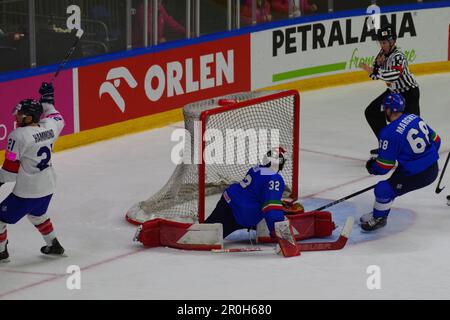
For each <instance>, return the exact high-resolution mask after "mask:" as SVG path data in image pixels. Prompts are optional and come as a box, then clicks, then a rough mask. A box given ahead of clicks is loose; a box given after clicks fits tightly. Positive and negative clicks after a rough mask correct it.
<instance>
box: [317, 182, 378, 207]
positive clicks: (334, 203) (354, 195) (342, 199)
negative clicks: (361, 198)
mask: <svg viewBox="0 0 450 320" xmlns="http://www.w3.org/2000/svg"><path fill="white" fill-rule="evenodd" d="M375 186H376V184H374V185H373V186H370V187H367V188H365V189H362V190H359V191H357V192H355V193H352V194H349V195H348V196H345V197H344V198H341V199H339V200H336V201H333V202H330V203H328V204H326V205H324V206H322V207H319V208H317V209H315V210H312V211H321V210H323V209H326V208H329V207H332V206H334V205H336V204H338V203H341V202H343V201H345V200H348V199H350V198H353V197H356V196H357V195H360V194H361V193H364V192H367V191H369V190H372V189H373V188H375Z"/></svg>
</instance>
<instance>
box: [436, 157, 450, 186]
mask: <svg viewBox="0 0 450 320" xmlns="http://www.w3.org/2000/svg"><path fill="white" fill-rule="evenodd" d="M449 159H450V152H449V153H448V155H447V159H446V160H445V164H444V167H443V168H442V171H441V176H440V177H439V181H438V184H437V186H436V190H435V191H436V193H441V191H442V190H444V189H445V186H444V187H442V188H441V187H440V185H441V181H442V178H443V177H444V173H445V169H447V165H448V160H449Z"/></svg>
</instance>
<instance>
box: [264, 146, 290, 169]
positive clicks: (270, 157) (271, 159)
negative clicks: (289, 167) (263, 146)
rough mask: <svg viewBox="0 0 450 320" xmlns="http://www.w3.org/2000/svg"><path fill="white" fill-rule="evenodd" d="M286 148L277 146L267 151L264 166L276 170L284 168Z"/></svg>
mask: <svg viewBox="0 0 450 320" xmlns="http://www.w3.org/2000/svg"><path fill="white" fill-rule="evenodd" d="M285 153H286V150H284V148H283V147H275V148H272V149H270V150H269V151H267V153H266V155H265V156H264V159H263V166H264V167H268V168H271V169H272V170H273V171H275V172H279V171H281V170H283V167H284V164H285V163H286V158H285V157H284V155H285Z"/></svg>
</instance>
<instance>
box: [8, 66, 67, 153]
mask: <svg viewBox="0 0 450 320" xmlns="http://www.w3.org/2000/svg"><path fill="white" fill-rule="evenodd" d="M51 77H52V75H51V74H45V75H39V76H35V77H31V78H26V79H18V80H12V81H8V82H2V83H0V97H1V101H0V150H4V149H6V140H7V138H8V135H9V133H10V132H11V131H12V130H14V128H15V127H16V123H15V118H14V116H13V115H12V111H13V108H14V107H15V106H16V105H17V104H18V103H19V102H20V101H21V100H23V99H36V100H39V98H40V95H39V92H38V91H39V87H40V86H41V83H42V82H44V81H46V82H48V81H50V79H51ZM53 85H54V87H55V105H56V108H57V109H58V111H60V112H61V113H62V114H63V116H64V119H65V122H66V125H65V127H64V130H63V132H62V134H63V135H66V134H70V133H73V132H74V124H73V123H74V116H73V89H72V88H73V80H72V70H69V71H64V72H61V73H60V74H59V76H58V78H56V80H55V81H54V82H53Z"/></svg>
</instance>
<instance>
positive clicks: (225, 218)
mask: <svg viewBox="0 0 450 320" xmlns="http://www.w3.org/2000/svg"><path fill="white" fill-rule="evenodd" d="M205 223H221V224H222V226H223V237H224V238H226V237H227V236H228V235H230V234H232V233H233V232H235V231H236V230H240V229H247V227H244V226H241V225H240V224H239V223H237V221H236V219H235V218H234V215H233V210H232V209H231V207H230V206H229V205H228V203H227V202H226V201H225V199H224V197H223V196H222V197H221V198H220V201H219V202H218V203H217V205H216V208H215V209H214V211H213V212H212V213H211V215H210V216H209V217H208V218H207V219H206V220H205Z"/></svg>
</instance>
